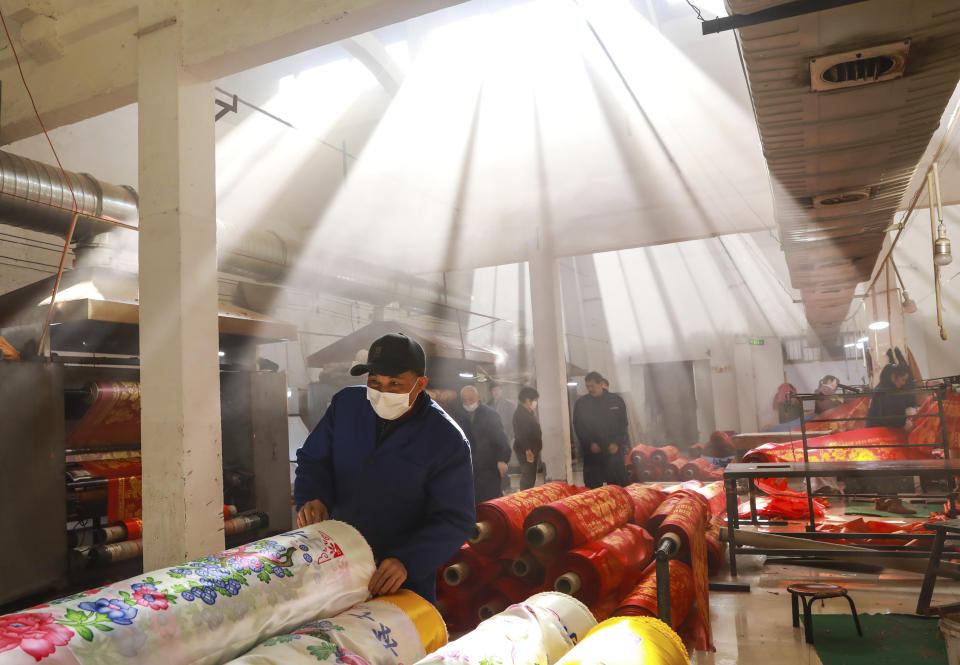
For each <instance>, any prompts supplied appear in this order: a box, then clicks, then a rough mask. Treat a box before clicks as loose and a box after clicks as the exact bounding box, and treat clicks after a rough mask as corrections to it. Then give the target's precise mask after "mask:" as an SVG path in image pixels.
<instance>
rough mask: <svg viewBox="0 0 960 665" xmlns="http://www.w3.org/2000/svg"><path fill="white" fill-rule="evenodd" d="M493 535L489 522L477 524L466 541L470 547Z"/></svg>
mask: <svg viewBox="0 0 960 665" xmlns="http://www.w3.org/2000/svg"><path fill="white" fill-rule="evenodd" d="M492 533H493V525H492V524H490V522H477V523H476V525H475V526H474V528H473V535H472V536H470V538H468V539H467V542H468V543H470V544H471V545H476V544H477V543H482V542H483V541H484V540H486V539H487V538H489V537H490V534H492Z"/></svg>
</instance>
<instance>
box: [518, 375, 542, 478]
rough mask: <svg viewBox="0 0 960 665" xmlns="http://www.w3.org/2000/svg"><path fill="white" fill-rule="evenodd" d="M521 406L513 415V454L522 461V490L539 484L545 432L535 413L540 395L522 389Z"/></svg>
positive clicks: (519, 395) (532, 390)
mask: <svg viewBox="0 0 960 665" xmlns="http://www.w3.org/2000/svg"><path fill="white" fill-rule="evenodd" d="M517 399H518V400H519V401H520V404H519V405H518V406H517V410H516V411H515V412H514V414H513V431H514V435H515V437H516V438H515V439H514V441H513V452H515V453H516V454H517V459H518V460H520V489H522V490H525V489H530V488H531V487H533V486H534V485H536V484H537V468H538V467H539V466H540V451H541V450H543V432H542V430H541V429H540V421H538V420H537V414H536V413H534V411H535V410H536V408H537V401H538V400H539V399H540V393H538V392H537V391H536V390H534V389H533V388H529V387H527V388H521V389H520V393H519V394H518V395H517Z"/></svg>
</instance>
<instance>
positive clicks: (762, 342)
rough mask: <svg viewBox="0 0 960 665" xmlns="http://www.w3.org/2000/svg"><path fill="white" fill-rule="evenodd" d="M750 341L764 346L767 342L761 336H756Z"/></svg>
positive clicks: (755, 344)
mask: <svg viewBox="0 0 960 665" xmlns="http://www.w3.org/2000/svg"><path fill="white" fill-rule="evenodd" d="M750 343H751V344H753V345H754V346H763V345H764V343H765V342H764V341H763V340H762V339H761V338H759V337H754V338H753V339H751V340H750Z"/></svg>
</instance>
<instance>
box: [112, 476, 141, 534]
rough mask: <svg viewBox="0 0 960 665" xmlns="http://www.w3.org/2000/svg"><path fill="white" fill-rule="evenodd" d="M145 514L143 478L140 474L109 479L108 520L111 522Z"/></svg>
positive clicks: (136, 517) (135, 517)
mask: <svg viewBox="0 0 960 665" xmlns="http://www.w3.org/2000/svg"><path fill="white" fill-rule="evenodd" d="M142 515H143V479H142V478H141V477H140V476H131V477H124V478H108V479H107V521H108V522H109V523H111V524H113V523H114V522H119V521H121V520H127V519H138V518H140V517H142Z"/></svg>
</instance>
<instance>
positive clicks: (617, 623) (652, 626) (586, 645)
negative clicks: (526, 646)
mask: <svg viewBox="0 0 960 665" xmlns="http://www.w3.org/2000/svg"><path fill="white" fill-rule="evenodd" d="M689 662H690V657H689V656H688V655H687V649H686V647H684V646H683V642H682V641H681V640H680V636H679V635H677V634H676V633H675V632H673V630H671V629H670V626H668V625H667V624H665V623H664V622H662V621H660V620H659V619H654V618H652V617H614V618H613V619H607V620H606V621H604V622H603V623H600V624H597V625H596V626H594V627H593V629H591V630H590V632H589V633H587V636H586V637H585V638H583V639H582V640H581V641H580V643H579V644H578V645H577V646H575V647H573V649H571V650H570V651H569V652H567V654H566V655H565V656H564V657H563V658H561V659H560V660H558V661H557V663H556V665H597V664H598V663H603V665H641V664H642V665H688V664H689Z"/></svg>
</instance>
